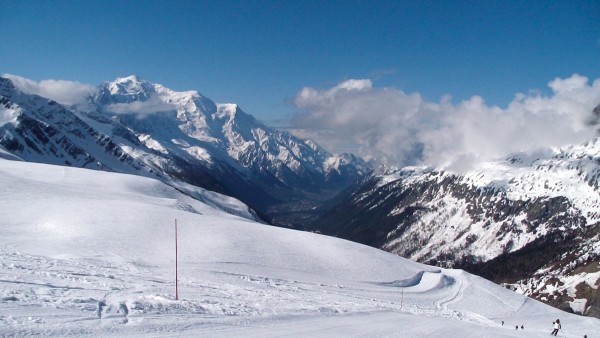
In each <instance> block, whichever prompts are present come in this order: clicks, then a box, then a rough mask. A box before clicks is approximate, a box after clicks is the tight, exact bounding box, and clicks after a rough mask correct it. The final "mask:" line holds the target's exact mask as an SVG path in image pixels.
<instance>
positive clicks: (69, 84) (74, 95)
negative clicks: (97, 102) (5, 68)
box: [2, 74, 96, 105]
mask: <svg viewBox="0 0 600 338" xmlns="http://www.w3.org/2000/svg"><path fill="white" fill-rule="evenodd" d="M2 77H5V78H9V79H10V80H12V82H13V83H14V84H15V86H16V87H17V88H19V89H20V90H21V91H23V92H24V93H27V94H35V95H39V96H42V97H45V98H48V99H51V100H54V101H56V102H58V103H61V104H66V105H72V104H79V103H84V102H85V101H86V99H87V98H88V97H89V96H90V95H91V94H92V93H94V92H95V91H96V87H94V86H91V85H87V84H83V83H80V82H77V81H67V80H42V81H39V82H36V81H33V80H29V79H26V78H24V77H20V76H17V75H12V74H3V75H2Z"/></svg>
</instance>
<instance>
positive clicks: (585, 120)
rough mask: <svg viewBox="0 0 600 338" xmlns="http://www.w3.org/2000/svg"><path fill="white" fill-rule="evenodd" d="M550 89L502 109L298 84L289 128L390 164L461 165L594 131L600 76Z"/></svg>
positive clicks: (359, 87) (368, 88)
mask: <svg viewBox="0 0 600 338" xmlns="http://www.w3.org/2000/svg"><path fill="white" fill-rule="evenodd" d="M548 86H549V87H550V88H551V89H552V94H551V95H549V96H544V95H542V94H540V93H528V94H522V93H520V94H517V95H516V96H515V99H514V100H513V101H512V102H511V103H510V104H509V105H508V107H507V108H506V109H501V108H500V107H497V106H490V105H487V104H486V103H485V100H484V99H483V98H482V97H479V96H473V97H471V98H469V99H467V100H464V101H462V102H459V103H456V104H455V103H453V102H452V99H451V97H450V96H445V97H443V98H442V99H441V100H440V101H439V102H429V101H426V100H425V99H424V98H423V97H422V96H421V95H420V94H419V93H410V94H407V93H404V92H403V91H401V90H398V89H395V88H375V87H373V83H372V82H371V81H370V80H347V81H344V82H342V83H340V84H338V85H336V86H334V87H333V88H330V89H315V88H303V89H302V90H300V91H299V93H298V94H297V95H296V97H295V98H294V100H293V104H294V105H295V107H296V108H298V109H299V111H298V113H296V114H295V115H294V116H293V118H292V120H291V127H292V129H293V130H295V132H296V134H298V135H299V136H302V137H309V138H312V139H315V140H316V141H317V142H319V143H320V144H322V145H323V146H325V148H328V149H332V150H333V151H340V150H341V151H352V152H355V153H357V154H359V155H361V156H363V157H365V158H367V159H373V160H376V161H379V162H382V163H385V164H388V165H398V166H405V165H414V164H428V165H435V166H441V167H445V168H449V169H453V170H466V169H468V168H470V167H472V166H473V165H474V164H475V163H477V162H478V161H483V160H491V159H495V158H498V157H501V156H504V155H507V154H509V153H512V152H517V151H529V150H537V149H540V148H543V147H551V146H562V145H566V144H574V143H579V142H583V141H585V140H587V139H590V138H592V137H594V136H595V133H596V129H595V128H596V127H595V125H597V124H598V116H594V114H593V109H594V107H596V106H597V105H598V104H599V103H600V79H597V80H595V81H593V83H592V84H589V81H588V79H587V78H586V77H584V76H581V75H577V74H575V75H573V76H571V77H569V78H566V79H561V78H556V79H554V80H552V81H550V82H549V83H548Z"/></svg>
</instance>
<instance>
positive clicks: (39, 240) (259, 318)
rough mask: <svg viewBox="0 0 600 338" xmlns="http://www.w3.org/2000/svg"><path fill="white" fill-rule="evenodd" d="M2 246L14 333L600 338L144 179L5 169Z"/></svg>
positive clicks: (409, 266) (461, 280)
mask: <svg viewBox="0 0 600 338" xmlns="http://www.w3.org/2000/svg"><path fill="white" fill-rule="evenodd" d="M210 200H211V201H215V200H217V201H218V200H219V199H218V198H215V197H214V196H212V197H211V199H210ZM223 200H224V201H226V199H223ZM175 219H177V222H178V234H179V236H178V237H179V242H178V248H179V300H175V280H174V270H175V269H174V263H175V259H174V249H175V242H174V221H175ZM0 233H1V234H2V235H1V236H0V256H1V259H0V336H8V337H10V336H26V335H43V336H57V337H66V336H78V337H79V336H86V335H90V336H202V337H239V336H243V337H280V336H286V337H546V336H548V334H549V332H550V330H551V324H552V321H553V320H554V319H556V318H560V319H561V322H562V326H563V331H562V332H561V333H562V336H565V337H583V335H584V334H587V335H588V337H593V336H594V334H597V332H600V320H598V319H594V318H586V317H580V316H576V315H571V314H567V313H565V312H561V311H559V310H556V309H554V308H551V307H549V306H546V305H544V304H542V303H539V302H537V301H534V300H531V299H528V298H525V297H523V296H521V295H519V294H517V293H514V292H512V291H509V290H506V289H504V288H502V287H500V286H497V285H495V284H493V283H491V282H488V281H485V280H483V279H481V278H479V277H476V276H473V275H470V274H467V273H465V272H463V271H460V270H444V269H438V268H435V267H430V266H426V265H422V264H418V263H415V262H411V261H408V260H406V259H403V258H400V257H398V256H394V255H392V254H389V253H385V252H383V251H380V250H376V249H374V248H370V247H366V246H362V245H359V244H355V243H351V242H347V241H343V240H339V239H335V238H331V237H325V236H321V235H317V234H312V233H306V232H297V231H292V230H287V229H281V228H275V227H271V226H268V225H264V224H259V223H255V222H253V221H250V220H248V219H245V218H239V217H236V216H233V215H231V214H228V213H224V212H222V211H219V210H218V209H215V208H212V207H210V206H208V205H206V204H203V203H201V202H199V201H197V200H195V199H192V198H191V197H189V196H187V195H184V194H182V193H180V192H179V191H178V190H176V189H174V188H172V187H170V186H167V185H165V184H163V183H160V182H159V181H155V180H152V179H148V178H142V177H137V176H131V175H122V174H114V173H106V172H98V171H91V170H83V169H76V168H69V167H59V166H50V165H42V164H33V163H26V162H19V161H8V160H4V159H0ZM501 321H504V322H505V324H504V326H502V325H501V324H500V323H501ZM515 325H518V326H521V325H523V326H524V330H521V329H519V330H515Z"/></svg>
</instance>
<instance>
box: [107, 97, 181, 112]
mask: <svg viewBox="0 0 600 338" xmlns="http://www.w3.org/2000/svg"><path fill="white" fill-rule="evenodd" d="M175 109H177V106H176V105H173V104H170V103H166V102H164V101H162V100H161V99H160V98H159V97H158V96H152V97H150V98H149V99H148V100H146V101H133V102H131V103H113V104H110V105H107V106H106V107H104V110H106V111H108V112H111V113H116V114H136V115H142V116H143V115H148V114H152V113H158V112H165V111H171V110H175Z"/></svg>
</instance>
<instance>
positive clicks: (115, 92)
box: [0, 76, 371, 226]
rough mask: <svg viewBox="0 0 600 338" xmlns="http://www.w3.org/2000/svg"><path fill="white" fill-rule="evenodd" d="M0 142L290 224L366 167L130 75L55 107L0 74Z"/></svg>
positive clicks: (31, 157)
mask: <svg viewBox="0 0 600 338" xmlns="http://www.w3.org/2000/svg"><path fill="white" fill-rule="evenodd" d="M0 105H1V106H2V115H1V116H2V120H0V146H2V147H4V148H5V149H6V150H8V151H9V152H11V153H13V154H14V155H16V156H18V157H20V158H21V159H23V160H26V161H31V162H43V163H49V164H58V165H68V166H76V167H81V168H89V169H100V170H105V171H114V172H123V173H133V174H137V175H143V176H151V177H157V178H160V179H163V180H165V181H169V182H170V181H173V180H175V181H183V182H186V183H190V184H193V185H196V186H199V187H203V188H206V189H209V190H212V191H215V192H219V193H223V194H226V195H230V196H233V197H236V198H238V199H240V200H241V201H243V202H244V203H245V204H247V205H248V206H250V207H251V208H252V209H253V210H254V211H256V213H257V214H258V215H260V217H261V218H263V219H264V220H265V221H267V222H269V223H271V224H276V225H281V226H294V224H295V223H297V219H298V218H302V213H303V212H305V211H307V210H310V209H311V208H313V207H315V206H316V205H318V203H319V202H321V201H324V200H326V199H328V198H329V197H332V196H333V195H335V194H336V193H338V192H339V191H340V190H342V189H344V188H345V187H347V186H348V185H350V184H351V183H353V182H354V181H356V180H357V179H359V178H360V177H361V176H362V175H364V174H365V173H366V172H368V171H370V170H371V169H370V165H369V164H368V163H366V162H365V161H363V160H362V159H360V158H358V157H356V156H354V155H351V154H341V155H333V154H330V153H329V152H327V151H326V150H324V149H323V148H321V147H320V146H319V145H317V144H316V143H314V142H312V141H310V140H303V139H300V138H297V137H294V136H293V135H292V134H290V133H288V132H285V131H279V130H277V129H273V128H269V127H266V126H265V125H263V124H262V123H260V122H259V121H257V120H256V119H254V118H253V117H252V116H251V115H248V114H246V113H244V112H243V111H242V110H241V109H240V108H239V107H238V106H237V105H235V104H216V103H214V102H213V101H211V100H210V99H208V98H206V97H204V96H202V95H201V94H200V93H198V92H197V91H186V92H176V91H173V90H171V89H168V88H166V87H164V86H162V85H160V84H154V83H150V82H148V81H146V80H143V79H140V78H138V77H137V76H128V77H123V78H117V79H116V80H114V81H110V82H105V83H103V84H101V85H100V86H98V88H97V90H96V91H95V92H94V93H92V94H91V95H90V96H89V97H88V98H87V100H86V101H85V102H84V103H80V104H77V105H63V104H60V103H57V102H55V101H53V100H51V99H48V98H45V97H41V96H38V95H35V94H32V93H27V92H24V91H23V90H21V89H19V88H17V87H16V86H15V85H14V83H13V82H12V81H11V80H10V79H9V78H0Z"/></svg>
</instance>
